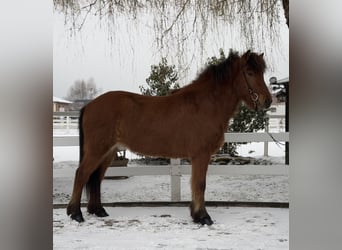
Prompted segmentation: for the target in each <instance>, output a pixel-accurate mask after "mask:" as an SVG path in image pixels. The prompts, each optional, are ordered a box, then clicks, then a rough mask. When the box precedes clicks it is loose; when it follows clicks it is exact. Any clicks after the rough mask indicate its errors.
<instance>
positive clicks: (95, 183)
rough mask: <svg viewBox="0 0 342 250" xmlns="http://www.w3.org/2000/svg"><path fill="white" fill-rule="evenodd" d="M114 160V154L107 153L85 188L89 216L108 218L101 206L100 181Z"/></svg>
mask: <svg viewBox="0 0 342 250" xmlns="http://www.w3.org/2000/svg"><path fill="white" fill-rule="evenodd" d="M113 159H114V152H111V153H109V155H108V156H107V157H106V158H105V159H104V160H103V162H102V163H101V164H100V166H99V167H98V169H96V171H95V172H94V173H93V174H92V175H91V176H90V178H89V180H88V182H87V184H86V188H87V194H88V197H89V202H88V206H87V209H88V212H89V213H90V214H95V215H96V216H98V217H105V216H108V214H107V212H106V210H105V209H104V208H103V206H102V204H101V181H102V180H103V178H104V175H105V172H106V170H107V168H108V166H109V165H110V163H111V162H112V161H113Z"/></svg>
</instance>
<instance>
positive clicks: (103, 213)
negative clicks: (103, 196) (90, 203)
mask: <svg viewBox="0 0 342 250" xmlns="http://www.w3.org/2000/svg"><path fill="white" fill-rule="evenodd" d="M95 215H96V216H97V217H107V216H109V214H107V212H106V210H105V209H104V208H100V209H99V210H97V211H96V212H95Z"/></svg>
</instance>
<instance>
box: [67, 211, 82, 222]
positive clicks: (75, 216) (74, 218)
mask: <svg viewBox="0 0 342 250" xmlns="http://www.w3.org/2000/svg"><path fill="white" fill-rule="evenodd" d="M70 217H71V219H73V220H75V221H77V222H79V223H81V222H84V218H83V215H82V214H81V213H79V214H72V215H71V216H70Z"/></svg>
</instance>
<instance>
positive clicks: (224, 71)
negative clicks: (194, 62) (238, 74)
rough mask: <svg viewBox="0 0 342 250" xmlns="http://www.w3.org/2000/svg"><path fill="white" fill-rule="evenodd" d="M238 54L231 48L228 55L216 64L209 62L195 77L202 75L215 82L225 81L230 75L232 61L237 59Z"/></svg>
mask: <svg viewBox="0 0 342 250" xmlns="http://www.w3.org/2000/svg"><path fill="white" fill-rule="evenodd" d="M239 58H240V56H239V54H238V52H233V51H232V50H230V51H229V55H228V57H227V58H226V59H224V60H223V61H221V62H219V63H217V64H211V65H209V66H207V68H205V69H204V70H203V71H202V73H200V74H199V76H198V78H197V79H200V78H202V77H208V78H211V79H213V80H214V81H215V83H218V84H220V83H223V82H227V81H228V80H229V79H230V78H231V76H232V73H233V72H232V71H233V69H232V67H231V66H232V65H233V62H234V61H235V60H237V59H239Z"/></svg>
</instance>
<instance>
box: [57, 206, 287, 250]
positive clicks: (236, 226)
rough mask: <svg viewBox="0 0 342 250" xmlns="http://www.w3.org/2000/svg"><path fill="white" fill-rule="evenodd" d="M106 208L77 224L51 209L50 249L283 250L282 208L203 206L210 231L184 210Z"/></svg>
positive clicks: (284, 222) (284, 213) (62, 211)
mask: <svg viewBox="0 0 342 250" xmlns="http://www.w3.org/2000/svg"><path fill="white" fill-rule="evenodd" d="M106 209H107V212H108V213H109V214H110V216H109V217H105V218H97V217H94V216H91V215H87V214H86V213H84V215H85V220H86V221H85V222H84V223H82V224H78V223H77V222H74V221H71V220H70V219H69V218H67V216H66V215H65V209H54V213H53V214H54V215H53V233H54V240H53V241H54V249H62V250H67V249H70V250H73V249H118V250H119V249H120V250H121V249H132V250H133V249H146V250H147V249H148V250H150V249H197V250H202V249H222V250H223V249H226V250H229V249H230V250H233V249H234V250H258V249H259V250H261V249H264V250H285V249H289V241H288V234H289V231H288V226H289V223H288V209H279V208H239V207H231V208H227V207H218V208H213V207H209V208H208V212H209V213H210V214H211V216H212V218H213V219H214V223H215V224H213V225H212V226H200V225H197V224H194V223H192V221H191V219H190V216H189V209H187V208H185V207H158V208H156V207H153V208H143V207H132V208H127V207H125V208H120V207H115V208H112V207H108V208H106Z"/></svg>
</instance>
